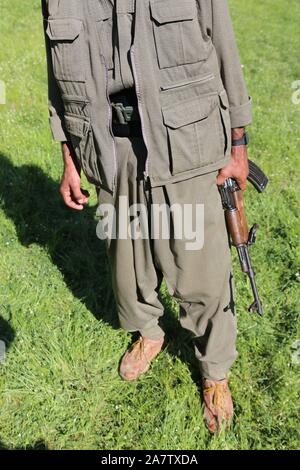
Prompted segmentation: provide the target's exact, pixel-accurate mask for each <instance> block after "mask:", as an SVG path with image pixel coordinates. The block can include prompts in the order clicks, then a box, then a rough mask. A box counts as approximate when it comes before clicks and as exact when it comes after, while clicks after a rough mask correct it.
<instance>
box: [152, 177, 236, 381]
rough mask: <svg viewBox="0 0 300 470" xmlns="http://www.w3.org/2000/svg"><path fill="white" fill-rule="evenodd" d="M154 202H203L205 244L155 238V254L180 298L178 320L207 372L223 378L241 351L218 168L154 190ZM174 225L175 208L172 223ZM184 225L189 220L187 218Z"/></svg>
mask: <svg viewBox="0 0 300 470" xmlns="http://www.w3.org/2000/svg"><path fill="white" fill-rule="evenodd" d="M152 199H153V203H158V204H159V203H161V204H164V203H166V202H167V204H168V205H169V206H172V205H173V204H180V205H183V204H191V205H192V206H194V207H195V206H196V204H202V205H203V208H204V244H203V247H202V248H201V249H196V250H193V251H192V250H187V249H186V243H187V242H188V240H187V239H186V238H185V237H183V238H182V239H175V238H174V237H171V239H170V240H154V256H155V260H156V263H157V266H158V268H159V269H160V270H161V271H162V272H163V274H164V276H165V278H166V281H167V284H168V286H169V288H170V291H171V292H172V293H173V295H174V296H175V297H176V298H177V299H178V300H179V302H180V312H181V314H180V321H181V324H182V326H183V327H184V328H186V329H188V330H190V331H191V332H192V333H193V335H194V336H195V351H196V357H197V358H198V360H199V362H200V368H201V372H202V374H203V376H204V377H206V378H209V379H212V380H221V379H223V378H225V376H226V374H227V372H228V370H229V369H230V367H231V365H232V364H233V362H234V360H235V358H236V356H237V352H236V348H235V341H236V318H235V313H234V304H233V294H232V275H231V256H230V249H229V244H228V236H227V231H226V226H225V221H224V213H223V209H222V206H221V201H220V196H219V193H218V189H217V186H216V173H211V174H208V175H203V176H199V177H196V178H193V179H190V180H188V181H182V182H180V183H176V184H172V185H167V186H165V187H164V188H154V189H153V190H152ZM172 225H173V226H174V225H175V220H174V215H173V214H172V212H171V227H172ZM185 225H186V222H185Z"/></svg>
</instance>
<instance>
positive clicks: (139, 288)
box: [42, 0, 251, 432]
mask: <svg viewBox="0 0 300 470" xmlns="http://www.w3.org/2000/svg"><path fill="white" fill-rule="evenodd" d="M42 8H43V16H44V26H45V37H46V49H47V62H48V78H49V113H50V125H51V129H52V133H53V137H54V139H55V140H57V141H60V142H62V149H63V159H64V165H65V167H64V174H63V178H62V183H61V194H62V197H63V199H64V201H65V203H66V204H67V206H69V207H71V208H73V209H77V210H81V209H83V207H84V205H85V204H87V202H88V197H87V196H86V195H85V194H84V192H82V191H81V189H80V176H79V168H81V169H82V170H83V172H84V173H85V175H86V177H87V179H88V180H89V181H90V182H91V183H93V184H94V185H95V186H96V188H97V191H98V194H99V202H100V208H101V206H102V205H105V207H107V206H108V205H109V204H111V205H113V207H114V209H115V211H116V215H117V217H118V216H119V215H120V213H121V212H122V211H124V210H125V212H126V217H128V222H130V220H132V216H133V215H137V212H138V210H136V212H135V213H128V209H130V208H131V207H133V206H134V205H135V207H139V208H140V207H141V206H143V208H144V210H145V212H146V220H147V221H148V222H147V223H148V226H147V231H148V234H149V236H148V237H135V238H130V237H121V236H120V227H119V226H118V224H117V229H116V236H114V237H112V236H111V237H110V238H108V239H107V250H108V255H109V259H110V263H111V267H112V278H113V279H112V281H113V288H114V293H115V297H116V302H117V307H118V314H119V319H120V323H121V326H122V327H123V328H124V329H126V330H128V331H130V332H137V331H138V332H139V333H140V338H139V340H138V341H137V342H135V343H134V344H133V345H132V346H131V347H130V349H129V350H128V351H127V352H126V353H125V355H124V356H123V358H122V361H121V365H120V375H121V377H122V378H123V379H125V380H134V379H137V378H138V377H139V376H140V375H141V374H142V373H145V372H146V371H147V370H148V368H149V366H150V362H151V361H152V360H153V359H154V357H156V356H157V354H158V353H159V352H160V350H161V348H162V346H163V342H164V332H163V330H162V328H161V325H160V323H159V320H160V317H161V316H162V314H163V306H162V304H161V302H160V298H159V288H160V285H161V282H162V279H163V278H164V279H165V280H166V283H167V286H168V288H169V291H170V293H171V294H172V295H173V296H174V297H175V298H176V299H178V301H179V304H180V321H181V323H182V325H183V327H184V328H186V329H188V330H189V331H191V332H192V334H193V335H194V338H195V352H196V357H197V358H198V360H199V365H200V371H201V373H202V376H203V389H204V405H205V407H204V413H205V419H206V422H207V425H208V427H209V429H210V430H211V431H213V432H214V431H217V430H218V429H219V428H220V426H221V425H223V424H227V423H228V422H230V420H231V417H232V413H233V408H232V400H231V395H230V391H229V388H228V382H227V378H226V377H227V373H228V371H229V369H230V367H231V365H232V363H233V362H234V360H235V358H236V356H237V353H236V348H235V340H236V320H235V313H234V304H233V299H232V276H231V260H230V250H229V246H228V239H227V232H226V227H225V221H224V214H223V210H222V206H221V200H220V197H219V194H218V188H217V183H218V184H221V183H222V182H224V181H225V179H226V178H228V177H233V178H235V179H236V180H237V182H238V183H239V185H240V187H241V188H242V189H245V186H246V178H247V174H248V161H247V151H246V145H245V144H246V142H245V138H244V133H245V131H244V127H245V126H247V125H248V124H250V122H251V100H250V99H249V97H248V94H247V90H246V87H245V83H244V78H243V74H242V69H241V64H240V60H239V55H238V51H237V47H236V42H235V38H234V33H233V29H232V24H231V20H230V15H229V11H228V5H227V1H226V0H86V1H85V2H82V1H80V0H65V1H63V0H48V1H47V0H44V1H43V0H42ZM124 200H126V204H125V208H124V204H123V201H124ZM176 205H177V206H178V205H179V206H181V207H183V208H184V207H185V206H188V205H190V206H191V207H193V208H195V207H200V206H201V207H204V216H203V223H204V244H203V246H201V247H200V248H199V249H197V250H194V249H187V242H188V239H187V237H186V236H185V234H183V236H182V237H181V238H180V237H175V236H174V227H175V224H176V221H175V219H174V213H173V212H172V211H171V212H170V214H169V215H170V218H169V220H168V224H169V226H170V237H161V236H160V237H154V236H153V233H155V231H156V229H157V223H158V222H157V219H155V218H153V217H152V213H153V210H152V208H153V207H154V206H160V207H162V206H166V207H168V208H172V207H174V206H176ZM187 223H188V224H189V223H191V222H190V221H188V222H187ZM151 234H152V236H151Z"/></svg>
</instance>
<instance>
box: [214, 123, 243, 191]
mask: <svg viewBox="0 0 300 470" xmlns="http://www.w3.org/2000/svg"><path fill="white" fill-rule="evenodd" d="M243 133H244V130H242V129H232V137H233V139H239V138H241V137H242V136H243ZM248 175H249V163H248V152H247V146H246V145H239V146H238V147H232V152H231V158H230V162H229V163H228V165H227V166H225V167H224V168H222V169H221V170H220V171H219V174H218V177H217V184H218V185H221V184H223V183H224V181H225V180H226V179H227V178H233V179H235V180H236V182H237V183H238V185H239V187H240V188H241V189H242V190H243V191H245V189H246V187H247V178H248Z"/></svg>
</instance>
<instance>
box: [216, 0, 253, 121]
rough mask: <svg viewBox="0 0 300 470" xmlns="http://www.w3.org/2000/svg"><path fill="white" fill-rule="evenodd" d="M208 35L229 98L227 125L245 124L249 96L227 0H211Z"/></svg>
mask: <svg viewBox="0 0 300 470" xmlns="http://www.w3.org/2000/svg"><path fill="white" fill-rule="evenodd" d="M211 39H212V42H213V44H214V46H215V49H216V52H217V56H218V61H219V67H220V71H221V77H222V81H223V84H224V88H225V90H226V92H227V95H228V99H229V105H230V117H231V127H232V128H236V127H244V126H247V125H248V124H250V123H251V121H252V100H251V98H250V97H249V95H248V92H247V87H246V84H245V79H244V75H243V70H242V66H241V62H240V57H239V52H238V48H237V43H236V39H235V35H234V30H233V26H232V21H231V17H230V12H229V6H228V1H227V0H211Z"/></svg>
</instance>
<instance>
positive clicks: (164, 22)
mask: <svg viewBox="0 0 300 470" xmlns="http://www.w3.org/2000/svg"><path fill="white" fill-rule="evenodd" d="M151 15H152V20H153V33H154V39H155V45H156V52H157V57H158V63H159V67H160V68H162V69H163V68H167V67H176V66H178V65H184V64H192V63H195V62H200V61H202V60H205V59H206V58H207V55H208V52H207V47H206V43H205V41H204V39H203V36H202V32H201V27H200V24H199V21H198V17H197V6H196V2H195V0H151Z"/></svg>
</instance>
